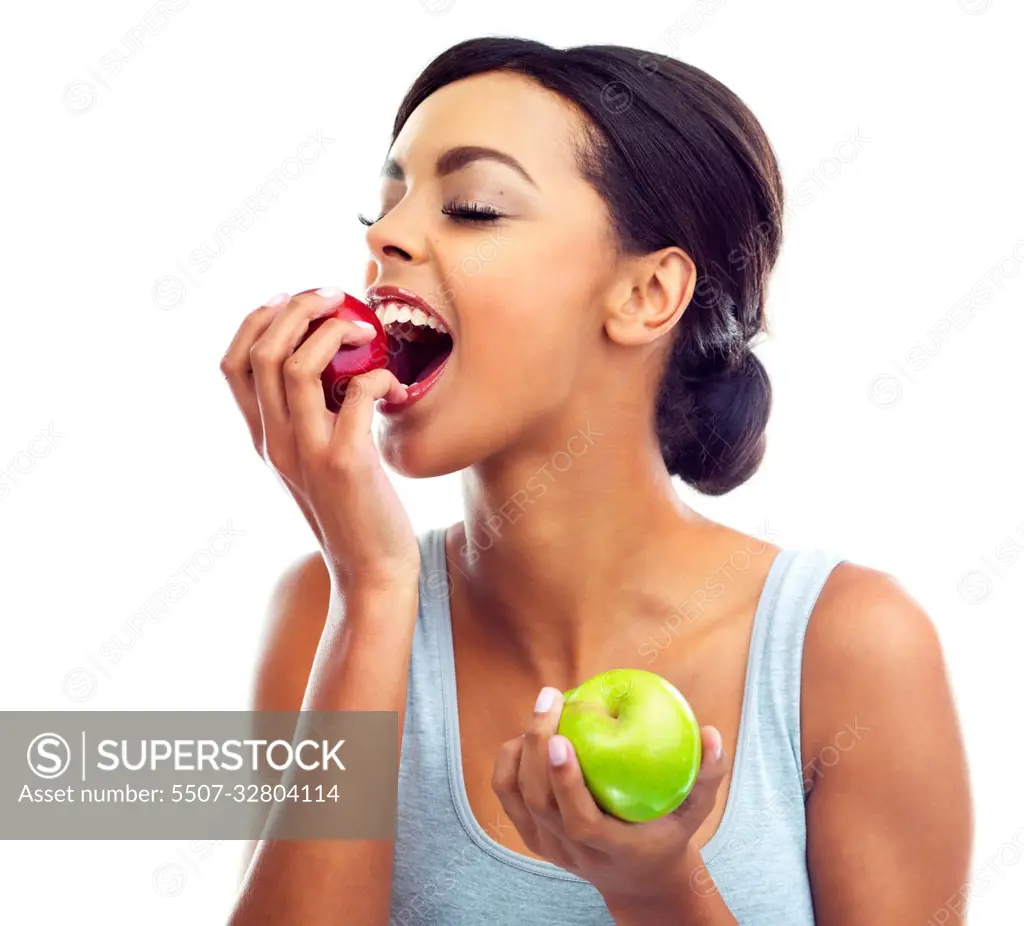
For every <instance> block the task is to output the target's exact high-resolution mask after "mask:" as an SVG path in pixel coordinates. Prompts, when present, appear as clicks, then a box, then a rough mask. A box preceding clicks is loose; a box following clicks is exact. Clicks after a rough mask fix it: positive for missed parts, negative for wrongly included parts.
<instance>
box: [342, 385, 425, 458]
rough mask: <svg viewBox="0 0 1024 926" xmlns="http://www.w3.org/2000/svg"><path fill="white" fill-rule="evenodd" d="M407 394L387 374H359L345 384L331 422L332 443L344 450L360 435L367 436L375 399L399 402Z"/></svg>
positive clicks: (402, 387) (405, 390) (404, 389)
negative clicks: (342, 398) (333, 419)
mask: <svg viewBox="0 0 1024 926" xmlns="http://www.w3.org/2000/svg"><path fill="white" fill-rule="evenodd" d="M408 394H409V391H408V389H406V387H405V386H403V385H402V384H401V383H400V382H399V381H398V378H397V377H396V376H395V374H394V373H392V372H391V371H390V370H387V369H384V368H381V369H378V370H370V371H369V372H368V373H360V374H359V375H358V376H353V377H352V379H350V380H349V381H348V386H346V388H345V399H344V401H343V402H342V403H341V407H340V408H339V409H338V415H337V418H336V419H335V421H334V436H333V438H332V440H334V441H335V442H336V443H337V445H338V447H339V448H343V447H348V446H350V445H351V442H352V441H353V440H355V439H357V438H358V437H359V436H360V435H363V434H368V433H369V432H370V422H371V421H372V420H373V407H374V403H375V402H376V401H377V400H378V399H387V400H388V401H389V402H400V401H402V400H403V399H405V398H406V397H407V396H408Z"/></svg>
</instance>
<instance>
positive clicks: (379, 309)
mask: <svg viewBox="0 0 1024 926" xmlns="http://www.w3.org/2000/svg"><path fill="white" fill-rule="evenodd" d="M366 304H367V305H368V306H369V307H370V308H371V309H373V310H374V311H375V313H376V314H377V317H378V318H381V317H382V316H383V317H386V318H389V319H392V320H390V321H388V322H387V323H386V324H385V331H386V332H387V335H388V353H389V357H388V362H387V368H388V370H390V371H391V373H392V374H394V376H395V378H396V379H397V380H398V381H399V382H400V383H403V384H405V385H407V386H410V387H413V386H415V385H418V384H423V385H424V386H427V385H432V384H433V381H434V380H435V379H436V377H435V376H434V374H435V373H437V372H438V371H439V370H440V368H441V367H442V366H443V365H444V363H445V361H446V360H447V359H448V357H449V356H450V355H451V352H452V350H453V348H454V340H453V338H452V336H451V333H450V329H449V328H448V324H447V322H446V321H445V320H444V318H443V317H442V316H441V314H440V313H439V312H438V311H437V310H436V309H435V308H434V307H433V306H432V305H430V303H428V302H427V301H426V300H425V299H423V298H421V297H420V296H418V295H416V293H414V292H412V291H411V290H407V289H403V288H402V287H399V286H373V287H371V288H370V289H368V290H367V291H366ZM420 391H425V390H420Z"/></svg>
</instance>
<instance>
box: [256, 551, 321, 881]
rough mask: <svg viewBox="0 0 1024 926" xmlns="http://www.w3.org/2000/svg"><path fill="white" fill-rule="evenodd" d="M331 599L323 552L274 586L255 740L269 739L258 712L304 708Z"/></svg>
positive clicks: (311, 556) (278, 729) (277, 730)
mask: <svg viewBox="0 0 1024 926" xmlns="http://www.w3.org/2000/svg"><path fill="white" fill-rule="evenodd" d="M330 596H331V578H330V575H329V574H328V572H327V567H326V566H325V565H324V561H323V557H322V556H321V554H320V553H319V552H316V553H311V554H309V555H307V556H304V557H302V559H300V560H299V561H298V562H297V563H295V564H294V565H293V566H291V567H290V568H289V569H288V570H287V571H286V572H285V573H284V575H283V576H281V578H280V579H279V580H278V582H277V584H276V585H275V587H274V590H273V592H272V594H271V596H270V602H269V605H268V608H267V622H266V627H265V628H264V634H263V640H262V641H261V654H260V658H259V662H258V664H257V666H256V679H255V684H254V685H253V692H252V710H253V711H254V712H256V713H254V716H253V726H254V729H253V735H254V738H256V739H261V738H263V739H265V738H266V736H265V735H263V733H262V731H261V725H260V719H261V718H260V714H259V713H258V712H259V711H289V712H291V711H298V710H300V709H301V708H302V699H303V697H304V696H305V694H306V684H307V682H308V681H309V673H310V670H311V669H312V667H313V657H314V656H316V648H317V645H318V644H319V643H320V635H321V634H322V633H323V630H324V623H325V622H326V620H327V609H328V607H329V605H330ZM274 733H275V735H281V734H282V733H283V731H282V730H281V727H280V726H279V725H275V727H274ZM261 768H262V766H261ZM267 780H268V782H269V783H273V781H272V780H271V779H269V778H268V779H267ZM275 780H276V779H275ZM258 842H259V840H257V839H251V840H249V841H248V842H247V843H246V845H245V849H244V851H243V855H242V870H241V871H240V872H239V877H240V878H241V879H242V881H244V879H245V873H246V871H248V869H249V862H250V861H251V860H252V856H253V852H255V850H256V844H257V843H258Z"/></svg>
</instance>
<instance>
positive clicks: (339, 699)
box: [228, 558, 418, 926]
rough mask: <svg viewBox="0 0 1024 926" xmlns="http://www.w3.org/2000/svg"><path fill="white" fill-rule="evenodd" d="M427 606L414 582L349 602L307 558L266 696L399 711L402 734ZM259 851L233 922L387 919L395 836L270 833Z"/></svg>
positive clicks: (261, 925)
mask: <svg viewBox="0 0 1024 926" xmlns="http://www.w3.org/2000/svg"><path fill="white" fill-rule="evenodd" d="M321 570H323V571H322V572H321ZM321 602H322V605H323V607H322V608H321ZM417 605H418V587H417V583H416V581H413V580H410V581H409V582H407V583H405V584H395V585H394V586H391V587H386V588H359V587H358V586H357V587H355V588H354V589H353V590H352V592H351V593H350V594H349V596H348V598H347V600H346V601H345V602H344V608H343V605H342V601H341V599H340V596H339V595H338V594H337V593H336V591H335V590H334V589H332V587H331V583H330V578H329V576H328V574H327V570H326V568H325V567H324V566H323V563H322V561H320V563H319V565H317V562H316V560H315V559H313V558H311V559H310V560H309V561H306V562H304V563H303V564H300V566H299V567H298V568H297V570H294V571H292V572H291V573H290V574H288V575H287V576H286V577H285V579H284V580H283V581H282V583H281V585H279V588H278V590H277V591H276V592H275V595H274V600H273V604H272V619H271V624H270V635H269V639H268V647H267V650H266V655H265V656H264V658H263V660H262V661H261V668H260V673H259V679H258V681H257V686H256V699H255V700H256V703H257V704H260V705H264V706H263V707H261V708H260V709H263V710H300V709H301V710H303V711H307V710H308V711H317V710H325V711H339V710H343V711H361V710H389V711H390V710H393V711H397V712H398V729H399V735H401V730H402V728H403V724H404V719H405V702H406V694H407V684H408V674H409V655H410V652H411V649H412V634H413V629H414V627H415V619H416V610H417ZM325 611H326V615H325ZM325 616H326V620H325V619H324V617H325ZM318 625H319V626H318ZM311 641H312V643H311ZM310 662H311V663H312V665H311V666H310V665H309V663H310ZM307 670H308V684H306V682H305V679H304V678H303V675H304V673H306V672H307ZM300 685H302V686H303V689H302V692H301V693H300V691H299V686H300ZM297 696H298V697H299V701H300V703H299V704H296V703H295V701H296V697H297ZM399 745H400V743H399ZM250 851H251V852H252V857H251V861H250V862H249V864H248V867H247V869H246V873H245V875H244V877H243V880H242V885H241V891H240V895H239V898H238V901H237V903H236V906H235V909H234V911H233V912H232V915H231V918H230V920H229V921H228V922H229V926H292V924H295V926H298V924H301V926H328V924H330V926H350V924H351V926H386V924H387V921H388V916H389V907H390V898H391V873H392V862H393V853H394V843H393V842H392V841H390V840H386V841H385V840H375V841H357V840H335V841H326V840H319V841H312V840H310V841H300V840H272V841H267V840H262V841H259V842H258V843H256V844H255V845H254V846H252V847H250Z"/></svg>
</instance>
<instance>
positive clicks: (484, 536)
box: [449, 422, 707, 687]
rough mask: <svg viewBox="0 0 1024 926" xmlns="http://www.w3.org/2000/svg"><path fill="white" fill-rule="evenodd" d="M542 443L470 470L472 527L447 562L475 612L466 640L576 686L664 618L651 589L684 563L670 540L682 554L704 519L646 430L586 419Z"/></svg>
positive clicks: (457, 537) (467, 487) (458, 535)
mask: <svg viewBox="0 0 1024 926" xmlns="http://www.w3.org/2000/svg"><path fill="white" fill-rule="evenodd" d="M617 424H618V423H617ZM630 430H632V429H630ZM612 433H614V434H615V440H614V442H613V441H612V438H611V434H612ZM542 443H543V444H544V445H545V446H546V449H545V450H544V451H543V452H539V451H536V450H531V451H529V452H522V451H519V452H518V453H517V456H516V457H515V458H514V459H502V460H495V459H489V460H487V461H485V462H483V463H480V464H477V465H476V466H474V467H472V468H471V469H468V470H465V471H464V472H463V502H464V508H465V521H464V523H463V524H462V525H459V526H458V527H457V528H456V531H455V532H454V534H453V538H452V540H453V543H452V545H451V547H450V548H449V565H450V566H451V567H452V569H453V571H456V570H457V571H458V572H459V573H461V576H456V579H455V581H456V582H457V583H458V584H459V585H460V587H461V588H462V589H463V590H464V595H465V601H466V604H467V605H468V608H469V613H471V614H472V615H474V620H473V625H474V626H473V627H472V628H471V629H470V630H469V632H471V633H472V634H474V636H477V637H480V638H482V639H484V640H486V642H487V644H488V645H489V646H493V647H495V648H496V649H495V651H496V652H501V653H505V654H507V655H508V657H509V658H510V659H514V660H515V663H516V665H517V666H520V667H524V668H525V671H526V672H527V673H528V674H530V675H531V676H534V675H535V676H536V678H537V679H538V680H543V683H544V684H554V685H559V684H564V687H569V686H570V685H573V684H578V683H579V682H580V681H582V680H583V679H584V678H585V677H589V675H590V674H593V672H594V671H597V670H599V669H597V668H596V667H599V666H601V665H602V664H603V661H604V658H605V655H606V654H610V653H611V652H614V651H616V650H617V649H619V647H621V645H622V644H623V642H624V641H625V640H627V639H630V640H632V639H634V638H635V637H636V636H637V634H638V632H639V629H640V626H641V624H642V616H643V615H644V614H645V613H646V614H648V615H649V616H652V617H653V616H655V614H656V613H657V612H658V608H659V602H658V601H657V593H656V591H654V592H652V589H654V590H656V589H657V588H658V587H659V586H660V587H661V588H663V589H664V588H666V587H667V584H668V583H669V582H670V581H671V579H672V576H673V573H674V572H678V569H679V566H680V564H679V563H677V562H676V563H674V562H672V556H674V555H675V556H678V553H675V554H673V553H669V554H668V556H666V550H665V546H666V543H667V542H668V540H669V539H670V538H671V539H672V541H673V549H674V550H676V551H678V550H679V539H680V537H681V535H682V536H690V537H695V535H696V534H697V532H698V530H699V527H700V525H702V524H706V523H707V522H706V521H705V520H704V519H703V518H701V517H700V516H699V515H697V514H696V513H694V512H693V511H692V510H691V509H689V508H688V507H687V506H686V505H685V504H684V503H683V502H682V501H681V500H680V499H679V497H678V495H677V494H676V491H675V488H674V486H673V485H672V482H671V478H670V476H669V474H668V471H667V470H666V469H665V465H664V461H663V459H662V456H661V452H660V449H659V447H658V446H657V445H656V443H654V442H653V440H652V439H651V438H649V437H645V435H644V434H642V433H639V432H638V433H629V434H624V430H621V429H619V428H618V427H617V428H616V430H615V431H614V432H613V431H611V429H608V433H603V432H602V430H600V429H599V426H598V425H597V423H596V422H595V423H594V425H591V423H590V422H587V423H586V424H585V425H584V426H583V427H579V428H577V429H576V430H574V431H571V432H568V433H565V434H564V435H562V436H561V437H560V438H559V439H558V440H554V441H551V440H545V441H543V442H542Z"/></svg>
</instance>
